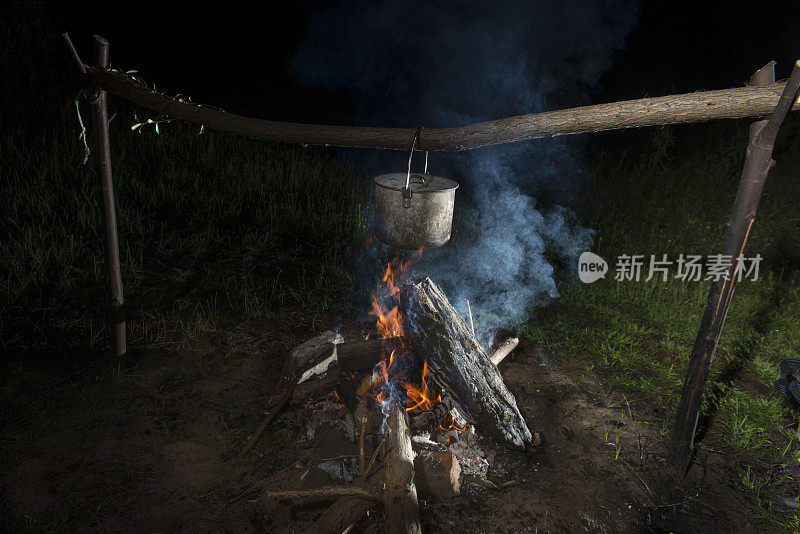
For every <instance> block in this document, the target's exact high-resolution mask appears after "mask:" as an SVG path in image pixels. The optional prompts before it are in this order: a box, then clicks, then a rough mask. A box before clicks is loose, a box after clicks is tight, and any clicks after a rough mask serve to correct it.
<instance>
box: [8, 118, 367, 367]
mask: <svg viewBox="0 0 800 534" xmlns="http://www.w3.org/2000/svg"><path fill="white" fill-rule="evenodd" d="M71 111H72V109H71V106H68V105H67V104H66V103H65V104H64V105H63V106H62V109H61V110H60V117H59V119H60V120H59V121H57V122H56V123H55V124H56V125H55V126H50V127H47V128H41V129H37V128H31V127H30V125H23V124H20V125H17V126H16V127H15V126H13V125H12V126H11V127H10V128H6V129H5V130H4V132H3V135H2V136H0V153H2V154H4V155H5V156H4V158H3V159H2V162H0V174H2V176H3V180H2V181H1V182H0V212H2V213H4V214H5V216H6V218H7V224H5V225H4V226H3V228H2V230H0V295H2V297H3V298H2V302H3V304H2V308H0V328H1V329H2V330H3V331H4V332H13V334H12V335H11V336H3V339H2V341H0V343H2V345H1V346H0V350H4V351H8V352H12V351H13V352H26V351H37V352H61V351H64V350H69V348H70V347H74V348H76V349H84V348H86V347H88V348H89V349H101V348H103V347H104V346H105V344H106V343H107V337H108V336H107V332H106V327H105V324H104V319H103V317H104V315H103V312H102V309H101V308H102V303H104V302H106V298H107V297H106V295H105V294H104V293H105V285H106V281H105V280H106V272H105V263H104V253H103V239H102V235H101V234H100V231H101V225H100V220H99V213H100V212H99V206H98V192H97V178H96V176H95V172H94V169H93V165H92V161H91V160H90V162H89V164H88V165H86V166H82V165H81V161H80V160H81V152H82V150H81V147H80V146H79V144H78V142H77V140H76V139H75V130H74V128H73V123H74V121H75V119H74V116H72V115H71V114H70V112H71ZM51 119H52V118H51ZM130 124H131V118H130V113H127V112H121V113H120V116H119V117H118V118H117V119H116V120H115V121H114V122H112V125H111V137H112V139H111V146H112V164H113V174H114V181H115V187H116V198H117V215H118V223H119V239H120V256H121V263H122V278H123V283H124V285H125V292H126V300H127V305H128V310H129V317H130V332H131V334H130V335H131V344H132V345H133V346H136V345H139V346H141V345H157V344H164V343H168V342H173V343H185V342H188V341H189V340H195V339H198V338H199V337H201V336H204V335H213V333H214V332H216V331H217V329H218V327H219V322H220V318H221V317H224V318H227V319H229V320H234V321H235V320H246V319H251V318H255V317H259V316H264V315H267V314H269V313H271V312H272V311H273V310H275V309H276V308H279V307H281V306H291V305H296V306H300V307H302V308H305V309H313V310H330V309H333V308H335V307H337V306H342V305H345V304H346V303H347V299H346V298H344V297H345V296H346V295H347V294H348V292H349V291H351V290H352V281H351V280H350V279H349V275H348V273H347V271H346V269H345V268H344V265H343V262H342V259H341V257H342V256H341V254H340V251H341V249H342V248H343V247H347V246H349V245H350V244H351V243H352V242H353V241H354V240H356V239H357V238H358V237H359V235H360V234H361V232H362V231H363V229H364V225H365V221H366V214H365V208H364V206H365V201H366V198H365V196H366V193H365V192H367V191H368V190H369V188H367V187H366V186H365V183H364V180H365V178H364V177H361V176H358V175H356V173H355V172H353V171H352V170H350V169H345V168H343V167H342V166H341V165H340V164H339V163H338V161H337V160H336V159H335V158H334V157H332V156H331V155H329V154H328V153H326V152H325V151H321V150H313V149H312V150H307V149H306V150H304V149H302V148H299V147H285V146H276V145H272V144H269V143H265V142H261V141H257V140H250V139H245V138H240V137H236V136H233V135H227V134H220V133H216V132H212V131H206V132H205V133H204V134H203V135H198V134H197V128H195V127H193V126H185V125H179V124H170V125H167V126H162V128H161V131H162V133H161V135H156V134H155V133H154V132H152V131H148V132H145V133H143V134H135V133H132V132H131V131H130ZM67 125H69V126H67Z"/></svg>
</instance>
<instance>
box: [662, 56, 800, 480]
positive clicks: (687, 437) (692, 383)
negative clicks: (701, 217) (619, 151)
mask: <svg viewBox="0 0 800 534" xmlns="http://www.w3.org/2000/svg"><path fill="white" fill-rule="evenodd" d="M772 67H773V65H772V64H770V65H767V68H766V69H762V70H761V71H759V72H758V73H756V75H755V76H754V78H756V80H755V81H764V80H763V77H764V76H765V75H766V76H769V74H770V72H771V71H772ZM799 90H800V61H798V62H797V63H796V64H795V67H794V69H793V70H792V75H791V76H790V78H789V81H788V82H787V83H786V85H785V89H784V91H783V94H782V95H781V97H780V101H779V102H778V105H777V106H776V107H775V111H774V112H773V113H772V115H771V116H770V118H769V120H768V121H767V122H766V124H763V126H762V125H760V124H755V125H753V128H754V130H753V131H752V132H751V134H753V135H751V141H750V144H749V145H748V147H747V156H746V158H745V162H744V169H743V170H742V178H741V180H740V181H739V190H738V192H737V194H736V200H735V201H734V204H733V213H732V214H731V217H730V220H728V226H727V231H726V234H725V241H724V242H723V245H722V255H723V256H727V257H730V258H731V259H732V261H731V266H730V268H729V269H728V271H727V273H726V276H725V277H724V278H722V279H720V280H719V281H717V282H714V283H713V284H712V286H711V290H710V292H709V294H708V300H707V302H706V308H705V311H704V313H703V319H702V321H701V323H700V329H699V331H698V332H697V338H696V339H695V342H694V347H693V348H692V355H691V357H690V360H689V370H688V372H687V375H686V381H685V382H684V384H683V391H682V393H681V400H680V403H679V404H678V411H677V414H676V416H675V423H674V425H673V429H672V439H671V443H670V452H669V457H670V463H671V464H672V466H673V467H674V468H675V469H676V470H677V471H678V473H680V474H684V473H685V472H686V469H687V467H688V465H689V461H690V459H691V455H692V448H693V446H694V434H695V430H696V429H697V419H698V416H699V414H700V406H701V403H702V400H703V394H704V393H705V388H706V381H707V379H708V375H709V373H710V372H711V362H712V360H713V358H714V353H715V352H716V350H717V344H718V343H719V338H720V335H721V334H722V326H723V324H724V323H725V317H726V316H727V314H728V308H729V306H730V302H731V298H732V297H733V291H734V287H735V285H736V278H737V275H738V271H739V269H740V268H741V267H742V266H741V261H742V257H743V255H744V252H745V250H746V248H747V240H748V238H749V236H750V230H751V229H752V227H753V222H754V221H755V216H756V210H757V209H758V202H759V200H760V198H761V190H762V189H763V187H764V182H765V181H766V178H767V173H769V170H770V168H772V166H773V165H774V163H775V162H774V161H773V160H772V150H773V146H774V144H775V138H776V137H777V135H778V129H779V128H780V126H781V124H782V123H783V120H784V119H785V118H786V115H787V113H788V112H789V109H791V107H792V106H793V105H794V103H795V99H796V98H797V94H798V91H799Z"/></svg>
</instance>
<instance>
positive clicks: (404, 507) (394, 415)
mask: <svg viewBox="0 0 800 534" xmlns="http://www.w3.org/2000/svg"><path fill="white" fill-rule="evenodd" d="M390 410H391V411H390V412H389V416H388V418H387V421H386V424H387V425H388V427H389V430H388V433H387V435H386V441H387V445H388V449H387V451H386V468H385V475H386V489H385V490H384V493H383V495H384V497H383V508H384V514H383V517H384V522H385V523H386V532H387V534H422V526H421V524H420V521H419V504H418V501H417V487H416V485H415V483H414V451H413V450H412V448H411V436H410V435H409V433H408V422H407V420H406V411H405V409H403V407H402V406H398V405H397V404H396V403H394V404H392V406H391V408H390Z"/></svg>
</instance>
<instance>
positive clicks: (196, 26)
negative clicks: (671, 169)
mask: <svg viewBox="0 0 800 534" xmlns="http://www.w3.org/2000/svg"><path fill="white" fill-rule="evenodd" d="M74 4H75V3H67V2H59V3H54V5H53V6H51V7H48V6H45V11H46V16H47V18H48V19H51V20H52V21H53V23H54V24H55V26H57V27H58V28H59V29H63V30H67V31H69V32H70V33H71V34H72V36H73V39H74V40H75V42H76V44H77V46H78V47H79V49H80V50H81V53H82V54H83V55H84V56H85V57H84V60H85V61H89V55H90V50H91V48H90V46H91V45H90V38H91V34H92V33H98V34H100V35H103V36H105V37H106V38H108V39H109V40H110V42H111V60H112V63H113V65H115V66H117V67H120V68H125V69H136V70H139V71H140V73H141V76H143V77H144V78H145V79H146V80H148V81H154V82H157V84H158V86H159V87H160V88H163V89H165V90H166V91H167V92H170V93H172V94H174V93H177V92H180V93H184V94H188V95H191V96H192V97H193V99H194V100H195V101H197V102H206V103H209V104H214V105H218V106H221V107H223V108H225V109H226V110H229V111H232V112H236V113H241V114H248V115H255V116H259V117H264V118H272V119H278V120H293V121H304V122H308V121H322V120H326V119H327V118H330V117H341V116H342V115H341V114H338V113H337V114H331V113H330V112H329V110H330V109H331V108H332V107H338V108H342V107H347V106H348V105H350V104H351V102H349V101H348V95H346V94H330V93H329V92H325V91H322V90H317V89H312V88H307V87H302V86H299V85H297V84H296V83H294V82H293V80H292V78H291V76H290V73H289V69H288V67H287V60H288V58H290V57H291V55H292V53H293V51H294V50H295V48H296V46H297V44H298V42H299V41H300V40H301V39H302V36H303V30H304V28H305V21H306V19H307V17H308V16H309V15H310V14H311V13H314V12H315V11H317V10H320V9H324V8H325V7H326V6H330V5H332V4H335V2H312V1H309V0H302V1H296V2H281V3H280V4H278V3H272V2H267V3H266V4H268V5H266V6H265V5H260V6H258V7H253V6H240V5H235V4H233V3H232V5H225V4H221V3H215V4H213V5H211V6H207V7H200V4H185V3H180V4H177V5H176V4H170V3H167V2H160V3H154V2H113V3H110V2H97V1H88V2H80V5H78V6H76V5H74ZM269 4H275V5H269ZM798 13H800V12H798V10H797V3H796V2H793V1H790V0H764V1H760V2H725V3H720V2H716V1H704V2H691V3H689V2H685V3H684V2H672V1H665V0H648V1H646V2H642V6H641V16H640V21H639V24H638V27H637V28H636V29H635V30H634V32H633V33H632V34H631V35H630V36H629V38H628V40H627V43H628V46H627V49H626V50H624V51H621V52H618V53H617V55H618V57H617V58H616V61H615V65H614V67H613V68H612V70H611V71H609V72H608V73H607V74H606V75H605V77H604V78H603V80H602V82H601V85H600V88H599V90H595V91H594V93H593V94H592V100H593V101H595V102H608V101H614V100H619V99H627V98H639V97H643V96H657V95H662V94H669V93H674V92H687V91H696V90H702V89H716V88H725V87H733V86H737V85H742V84H743V83H744V82H746V80H747V79H748V78H749V76H750V74H751V73H752V72H753V71H755V70H756V69H757V68H759V67H760V66H761V65H763V64H765V63H766V62H768V61H769V60H773V59H774V60H776V61H777V62H778V66H777V77H778V78H783V77H786V76H788V73H789V71H790V69H791V65H792V62H793V60H795V59H797V58H798V57H800V33H799V32H800V30H799V29H798V28H800V24H798V22H800V14H798ZM564 31H565V32H568V31H569V28H564ZM532 38H535V37H532ZM331 46H336V43H331ZM54 52H55V53H56V54H57V57H54V58H53V59H54V60H56V61H58V62H63V63H67V62H69V61H70V60H69V58H68V56H67V53H66V50H65V49H64V48H63V47H62V48H57V49H54ZM342 68H347V66H342ZM523 112H525V110H520V113H523ZM412 122H413V121H412Z"/></svg>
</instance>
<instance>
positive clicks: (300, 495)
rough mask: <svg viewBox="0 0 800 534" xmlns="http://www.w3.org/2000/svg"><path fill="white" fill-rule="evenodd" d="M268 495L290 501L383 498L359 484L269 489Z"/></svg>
mask: <svg viewBox="0 0 800 534" xmlns="http://www.w3.org/2000/svg"><path fill="white" fill-rule="evenodd" d="M266 495H267V497H271V498H273V499H278V500H282V501H288V500H291V499H308V498H332V499H333V498H336V497H342V496H355V497H361V498H362V499H369V500H371V501H380V500H382V499H383V497H382V496H381V495H378V494H377V493H373V492H371V491H367V490H365V489H364V488H360V487H358V486H321V487H319V488H312V489H301V490H267V492H266Z"/></svg>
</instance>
